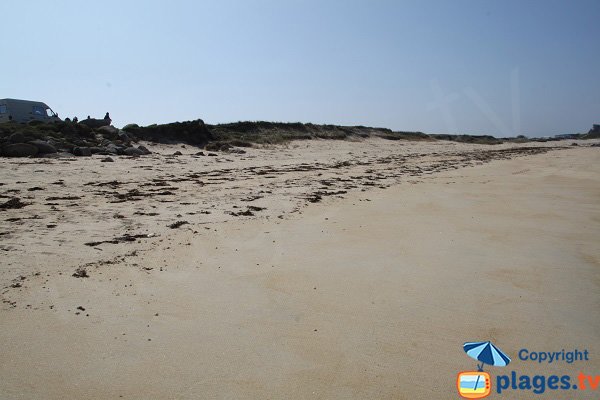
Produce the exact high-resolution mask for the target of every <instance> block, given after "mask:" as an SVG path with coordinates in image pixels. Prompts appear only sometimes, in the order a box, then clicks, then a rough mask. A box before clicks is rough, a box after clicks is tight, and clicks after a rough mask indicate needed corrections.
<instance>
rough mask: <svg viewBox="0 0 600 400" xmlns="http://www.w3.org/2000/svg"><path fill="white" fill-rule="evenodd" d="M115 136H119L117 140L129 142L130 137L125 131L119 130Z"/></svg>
mask: <svg viewBox="0 0 600 400" xmlns="http://www.w3.org/2000/svg"><path fill="white" fill-rule="evenodd" d="M117 137H118V138H119V140H122V141H123V142H125V143H129V142H131V138H130V137H129V135H127V134H126V133H125V132H123V131H119V133H118V135H117Z"/></svg>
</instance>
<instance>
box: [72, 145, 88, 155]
mask: <svg viewBox="0 0 600 400" xmlns="http://www.w3.org/2000/svg"><path fill="white" fill-rule="evenodd" d="M73 154H75V155H76V156H77V157H89V156H91V155H92V150H90V148H89V147H79V146H78V147H73Z"/></svg>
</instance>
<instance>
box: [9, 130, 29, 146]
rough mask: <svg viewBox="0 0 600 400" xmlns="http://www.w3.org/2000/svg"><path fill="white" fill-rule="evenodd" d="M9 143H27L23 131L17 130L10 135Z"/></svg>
mask: <svg viewBox="0 0 600 400" xmlns="http://www.w3.org/2000/svg"><path fill="white" fill-rule="evenodd" d="M8 143H13V144H14V143H25V136H24V135H23V134H22V133H21V132H15V133H13V134H12V135H10V136H9V137H8Z"/></svg>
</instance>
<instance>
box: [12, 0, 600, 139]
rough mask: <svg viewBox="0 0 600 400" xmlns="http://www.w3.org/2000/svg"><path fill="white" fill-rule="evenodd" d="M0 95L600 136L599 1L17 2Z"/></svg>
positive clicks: (136, 115)
mask: <svg viewBox="0 0 600 400" xmlns="http://www.w3.org/2000/svg"><path fill="white" fill-rule="evenodd" d="M0 7H1V9H2V14H3V18H2V20H3V21H2V24H1V25H0V35H1V36H2V40H1V41H0V54H2V56H1V57H2V76H1V78H0V98H6V97H8V98H21V99H29V100H40V101H44V102H46V103H47V104H48V105H49V106H50V107H52V108H53V109H54V111H56V112H58V113H59V115H60V116H61V117H62V118H65V117H71V118H72V117H73V116H77V117H78V118H79V119H83V118H85V117H86V116H87V115H91V116H92V117H96V118H102V117H103V116H104V113H105V112H107V111H108V112H110V115H111V117H112V118H113V124H114V125H115V126H119V127H121V126H123V125H125V124H127V123H138V124H140V125H148V124H152V123H168V122H174V121H185V120H193V119H198V118H201V119H203V120H204V121H205V122H206V123H210V124H215V123H224V122H235V121H243V120H253V121H257V120H265V121H281V122H313V123H328V124H339V125H367V126H377V127H386V128H391V129H393V130H404V131H422V132H426V133H464V134H492V135H496V136H512V135H518V134H525V135H528V136H550V135H556V134H564V133H577V132H587V131H588V130H589V129H590V128H591V126H592V124H593V123H600V72H599V71H600V45H599V43H600V1H585V0H576V1H512V0H509V1H474V0H473V1H466V0H457V1H441V0H430V1H266V0H264V1H218V2H217V1H181V0H173V1H144V2H137V1H136V2H133V1H113V0H107V1H102V2H77V1H67V0H64V1H59V0H54V1H52V0H45V1H35V0H34V1H27V2H23V1H15V0H5V1H3V2H2V5H1V6H0Z"/></svg>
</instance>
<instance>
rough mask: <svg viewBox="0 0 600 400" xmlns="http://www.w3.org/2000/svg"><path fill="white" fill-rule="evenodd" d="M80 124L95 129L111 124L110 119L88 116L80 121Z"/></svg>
mask: <svg viewBox="0 0 600 400" xmlns="http://www.w3.org/2000/svg"><path fill="white" fill-rule="evenodd" d="M79 124H81V125H85V126H88V127H90V128H93V129H98V128H100V127H102V126H108V125H110V120H109V119H96V118H86V119H84V120H83V121H79Z"/></svg>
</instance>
